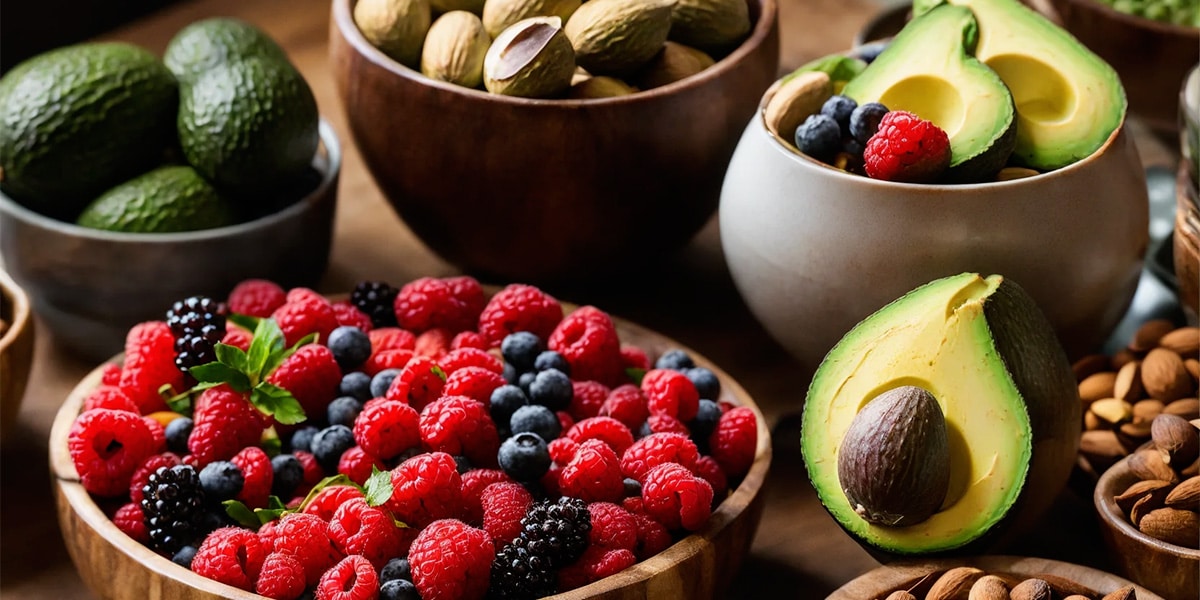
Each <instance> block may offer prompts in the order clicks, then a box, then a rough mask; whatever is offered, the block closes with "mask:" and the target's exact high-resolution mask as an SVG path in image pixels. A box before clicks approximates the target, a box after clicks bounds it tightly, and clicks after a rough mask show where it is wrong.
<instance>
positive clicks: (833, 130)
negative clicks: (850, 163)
mask: <svg viewBox="0 0 1200 600" xmlns="http://www.w3.org/2000/svg"><path fill="white" fill-rule="evenodd" d="M796 147H797V148H799V149H800V151H801V152H803V153H805V154H807V155H809V156H811V157H813V158H814V159H816V160H819V161H821V162H824V163H828V162H829V161H831V160H833V158H834V157H835V156H837V153H838V150H840V149H841V148H842V129H841V127H839V126H838V124H837V121H834V120H833V119H832V118H830V117H828V116H826V115H809V117H808V118H807V119H805V120H804V122H803V123H801V124H800V126H799V127H797V128H796Z"/></svg>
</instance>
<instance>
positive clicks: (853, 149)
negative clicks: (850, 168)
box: [842, 137, 867, 158]
mask: <svg viewBox="0 0 1200 600" xmlns="http://www.w3.org/2000/svg"><path fill="white" fill-rule="evenodd" d="M866 149H867V146H866V144H863V143H862V142H860V141H858V140H856V139H854V138H852V137H848V138H846V139H844V140H842V152H845V153H846V154H849V155H850V156H853V157H854V158H862V155H863V151H864V150H866Z"/></svg>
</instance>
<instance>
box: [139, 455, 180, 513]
mask: <svg viewBox="0 0 1200 600" xmlns="http://www.w3.org/2000/svg"><path fill="white" fill-rule="evenodd" d="M181 463H182V461H181V460H179V457H178V456H176V455H175V454H174V453H172V452H163V453H162V454H155V455H153V456H150V457H149V458H147V459H146V460H144V461H142V464H141V465H139V466H138V468H137V470H136V471H134V472H133V477H132V478H130V480H129V499H130V500H131V501H133V503H134V504H138V505H140V504H141V503H142V498H143V497H145V496H144V494H143V493H142V488H144V487H146V483H147V482H148V481H149V480H150V474H151V473H153V472H155V471H157V470H158V468H159V467H168V468H170V467H174V466H175V465H178V464H181Z"/></svg>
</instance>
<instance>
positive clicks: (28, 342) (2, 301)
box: [0, 270, 34, 431]
mask: <svg viewBox="0 0 1200 600" xmlns="http://www.w3.org/2000/svg"><path fill="white" fill-rule="evenodd" d="M0 319H2V320H3V321H4V326H3V329H2V330H0V431H7V430H9V429H10V428H11V427H12V425H13V423H16V421H17V412H18V411H20V409H21V398H22V397H23V396H24V395H25V383H26V382H27V381H28V379H29V368H30V367H31V366H32V364H33V336H34V333H33V331H34V325H33V311H32V310H30V308H29V297H28V296H26V295H25V291H24V290H22V289H21V288H20V287H18V286H17V284H16V282H14V281H13V280H12V278H11V277H9V276H8V272H7V271H3V270H0Z"/></svg>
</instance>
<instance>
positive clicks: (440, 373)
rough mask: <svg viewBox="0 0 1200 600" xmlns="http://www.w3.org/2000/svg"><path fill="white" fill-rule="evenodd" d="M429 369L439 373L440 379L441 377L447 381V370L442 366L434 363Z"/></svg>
mask: <svg viewBox="0 0 1200 600" xmlns="http://www.w3.org/2000/svg"><path fill="white" fill-rule="evenodd" d="M429 371H430V372H431V373H433V374H434V375H437V376H438V379H441V380H442V381H443V382H444V381H446V372H445V371H443V370H442V368H441V367H439V366H437V365H433V366H432V367H430V368H429Z"/></svg>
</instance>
